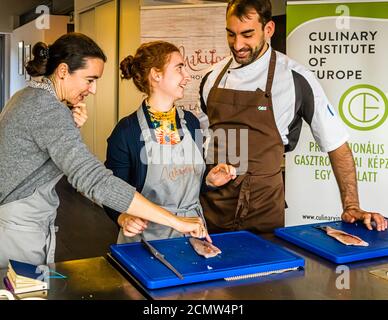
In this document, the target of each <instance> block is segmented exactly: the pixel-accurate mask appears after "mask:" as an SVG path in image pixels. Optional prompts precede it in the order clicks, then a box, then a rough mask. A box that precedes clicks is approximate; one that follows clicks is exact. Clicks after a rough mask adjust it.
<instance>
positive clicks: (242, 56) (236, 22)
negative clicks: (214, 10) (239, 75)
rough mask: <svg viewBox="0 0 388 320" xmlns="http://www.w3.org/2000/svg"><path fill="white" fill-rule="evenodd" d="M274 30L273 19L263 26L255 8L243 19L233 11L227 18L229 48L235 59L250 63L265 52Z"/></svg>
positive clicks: (239, 61) (241, 62)
mask: <svg viewBox="0 0 388 320" xmlns="http://www.w3.org/2000/svg"><path fill="white" fill-rule="evenodd" d="M274 30H275V25H274V23H273V21H269V22H267V24H266V25H265V26H264V28H263V25H262V23H261V22H260V19H259V15H258V14H257V12H256V10H254V9H252V10H250V11H248V12H247V15H246V16H243V17H242V18H241V19H240V18H239V17H237V16H236V15H234V14H233V12H231V13H229V14H228V15H227V18H226V32H227V39H228V44H229V48H230V50H231V51H232V54H233V56H234V58H235V60H236V61H237V62H238V63H240V64H242V65H248V64H250V63H252V62H253V61H255V60H256V59H257V58H259V57H261V56H262V55H263V54H264V52H265V51H266V50H267V41H268V40H269V39H270V38H271V36H272V35H273V32H274Z"/></svg>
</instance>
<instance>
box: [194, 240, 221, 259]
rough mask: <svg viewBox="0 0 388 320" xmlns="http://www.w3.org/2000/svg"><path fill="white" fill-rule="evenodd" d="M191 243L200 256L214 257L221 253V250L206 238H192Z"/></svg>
mask: <svg viewBox="0 0 388 320" xmlns="http://www.w3.org/2000/svg"><path fill="white" fill-rule="evenodd" d="M189 241H190V244H191V245H192V246H193V248H194V250H195V252H196V253H198V254H199V255H200V256H204V257H205V258H213V257H215V256H216V255H218V254H219V253H221V250H220V249H218V248H217V247H216V246H214V245H212V244H211V243H210V242H208V241H206V240H200V239H197V238H190V239H189Z"/></svg>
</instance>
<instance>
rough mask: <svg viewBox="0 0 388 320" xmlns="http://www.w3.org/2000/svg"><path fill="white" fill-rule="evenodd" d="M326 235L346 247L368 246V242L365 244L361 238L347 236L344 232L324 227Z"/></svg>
mask: <svg viewBox="0 0 388 320" xmlns="http://www.w3.org/2000/svg"><path fill="white" fill-rule="evenodd" d="M324 228H325V231H326V233H327V235H329V236H330V237H333V238H335V239H337V240H338V241H339V242H341V243H343V244H346V245H347V246H363V247H367V246H369V243H368V242H365V241H364V240H362V239H361V238H359V237H357V236H354V235H352V234H349V233H347V232H345V231H341V230H337V229H334V228H331V227H324Z"/></svg>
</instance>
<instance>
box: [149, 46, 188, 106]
mask: <svg viewBox="0 0 388 320" xmlns="http://www.w3.org/2000/svg"><path fill="white" fill-rule="evenodd" d="M156 80H157V81H156V83H155V84H154V86H153V91H154V93H158V94H159V95H163V96H165V97H169V98H170V99H171V100H172V101H176V100H178V99H182V98H183V97H184V90H185V88H186V85H187V83H188V82H189V81H190V75H189V74H188V72H187V71H186V68H185V64H184V61H183V57H182V55H181V53H180V52H177V51H174V52H172V53H171V54H170V56H169V59H168V62H167V63H166V65H165V66H164V69H163V71H160V72H157V78H156Z"/></svg>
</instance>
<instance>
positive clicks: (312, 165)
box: [286, 1, 388, 226]
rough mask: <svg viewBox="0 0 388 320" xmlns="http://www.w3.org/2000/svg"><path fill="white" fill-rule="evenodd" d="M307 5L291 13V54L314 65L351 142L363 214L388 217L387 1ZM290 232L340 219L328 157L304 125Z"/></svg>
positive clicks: (292, 183) (295, 157) (289, 186)
mask: <svg viewBox="0 0 388 320" xmlns="http://www.w3.org/2000/svg"><path fill="white" fill-rule="evenodd" d="M333 2H334V1H326V2H325V1H319V2H316V1H303V2H299V3H298V2H291V3H288V6H287V34H288V37H287V54H288V55H289V56H290V57H291V58H293V59H294V60H296V61H298V62H300V63H301V64H303V65H305V66H308V67H309V69H310V70H312V71H313V72H314V73H315V75H316V77H317V78H318V79H319V81H320V83H321V85H322V86H323V88H324V90H325V92H326V95H327V97H328V98H329V100H330V102H331V103H332V105H333V106H334V107H335V108H336V111H337V113H338V115H339V116H340V118H341V120H342V121H343V122H344V124H345V126H346V128H347V130H348V132H349V134H350V136H351V138H350V140H349V143H350V145H351V149H352V151H353V155H354V157H355V163H356V168H357V180H358V187H359V195H360V204H361V207H362V208H364V209H365V210H368V211H375V212H380V213H382V214H383V215H388V197H387V196H386V190H388V143H387V142H388V134H387V133H388V123H387V121H386V120H387V115H388V99H387V94H388V80H387V79H388V76H387V74H388V58H387V52H388V2H387V1H374V2H368V1H351V2H350V1H349V2H348V1H340V2H334V3H333ZM286 201H287V203H288V206H289V208H288V209H287V213H286V225H288V226H290V225H299V224H307V223H314V222H320V221H332V220H338V219H340V216H341V213H342V205H341V200H340V195H339V190H338V187H337V184H336V181H335V177H334V173H333V171H332V168H331V166H330V161H329V159H328V156H327V154H326V153H322V152H320V150H319V148H318V146H317V145H316V143H315V141H314V138H313V137H312V135H311V133H310V130H309V127H308V125H306V124H304V126H303V130H302V133H301V137H300V140H299V143H298V146H297V148H296V149H295V150H294V151H293V152H291V153H289V154H287V155H286Z"/></svg>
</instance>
